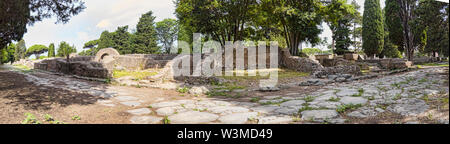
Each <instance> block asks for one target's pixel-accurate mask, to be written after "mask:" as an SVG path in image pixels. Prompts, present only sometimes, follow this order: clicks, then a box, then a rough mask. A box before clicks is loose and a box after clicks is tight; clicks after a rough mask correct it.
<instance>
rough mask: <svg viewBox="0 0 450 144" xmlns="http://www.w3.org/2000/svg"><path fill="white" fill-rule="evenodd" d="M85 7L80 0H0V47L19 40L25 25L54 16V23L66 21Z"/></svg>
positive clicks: (23, 32)
mask: <svg viewBox="0 0 450 144" xmlns="http://www.w3.org/2000/svg"><path fill="white" fill-rule="evenodd" d="M85 8H86V7H85V6H84V2H82V1H80V0H2V1H1V2H0V37H1V39H0V49H3V48H4V47H5V46H6V45H8V44H9V43H11V41H13V40H15V41H19V40H21V39H22V37H23V35H24V34H25V33H26V32H27V25H33V24H34V23H35V22H38V21H42V20H43V19H46V18H51V17H52V16H56V19H57V21H56V23H67V22H68V21H69V19H70V18H71V17H72V16H73V15H77V14H78V13H80V12H82V11H83V10H84V9H85Z"/></svg>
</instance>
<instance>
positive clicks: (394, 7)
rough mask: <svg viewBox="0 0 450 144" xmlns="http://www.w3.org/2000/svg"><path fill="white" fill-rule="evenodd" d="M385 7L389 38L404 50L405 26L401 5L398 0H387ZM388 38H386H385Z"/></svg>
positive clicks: (399, 48)
mask: <svg viewBox="0 0 450 144" xmlns="http://www.w3.org/2000/svg"><path fill="white" fill-rule="evenodd" d="M385 4H386V7H385V8H384V11H385V13H384V18H385V27H386V28H385V30H387V31H388V33H389V35H386V36H387V37H388V40H389V41H390V42H391V43H392V44H393V45H396V46H397V47H398V50H400V51H401V52H404V38H403V27H402V22H401V19H400V6H399V4H398V3H397V1H396V0H386V2H385ZM385 40H386V39H385Z"/></svg>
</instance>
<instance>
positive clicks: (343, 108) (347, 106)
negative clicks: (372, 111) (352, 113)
mask: <svg viewBox="0 0 450 144" xmlns="http://www.w3.org/2000/svg"><path fill="white" fill-rule="evenodd" d="M362 106H363V105H362V104H345V105H340V106H338V108H337V109H336V111H337V112H339V113H345V112H346V111H348V110H356V109H358V108H360V107H362Z"/></svg>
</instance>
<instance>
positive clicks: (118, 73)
mask: <svg viewBox="0 0 450 144" xmlns="http://www.w3.org/2000/svg"><path fill="white" fill-rule="evenodd" d="M157 74H158V73H157V72H151V71H126V70H114V71H113V78H115V79H117V78H121V77H126V76H131V77H133V79H134V80H142V79H145V78H146V77H149V76H154V75H157Z"/></svg>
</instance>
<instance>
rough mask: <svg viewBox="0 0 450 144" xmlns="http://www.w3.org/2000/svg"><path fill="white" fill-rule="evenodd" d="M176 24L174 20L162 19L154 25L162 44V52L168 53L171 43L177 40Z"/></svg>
mask: <svg viewBox="0 0 450 144" xmlns="http://www.w3.org/2000/svg"><path fill="white" fill-rule="evenodd" d="M178 29H179V28H178V22H177V20H175V19H164V20H163V21H160V22H157V23H156V32H157V34H158V39H159V42H160V43H162V44H163V48H164V52H165V53H169V52H170V48H171V46H172V45H173V42H175V40H177V39H178V37H177V36H178Z"/></svg>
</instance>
